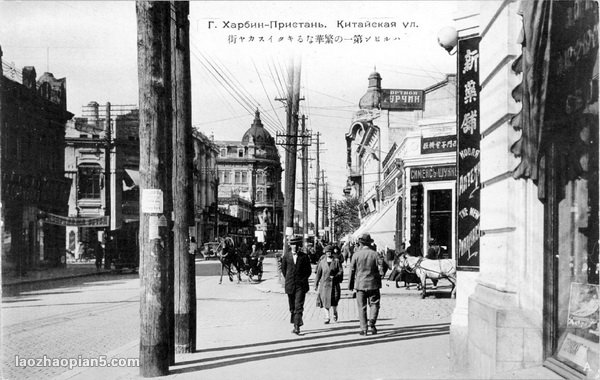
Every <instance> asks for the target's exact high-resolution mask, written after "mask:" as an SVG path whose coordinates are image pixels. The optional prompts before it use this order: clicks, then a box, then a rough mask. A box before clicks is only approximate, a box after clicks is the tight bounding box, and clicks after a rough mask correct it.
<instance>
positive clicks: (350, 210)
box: [332, 197, 360, 236]
mask: <svg viewBox="0 0 600 380" xmlns="http://www.w3.org/2000/svg"><path fill="white" fill-rule="evenodd" d="M359 205H360V202H359V200H358V198H357V197H348V198H345V199H343V200H341V201H336V202H334V204H333V205H332V207H333V218H334V219H335V229H336V236H345V235H346V234H349V233H352V232H354V231H356V229H357V228H358V227H359V226H360V219H359V217H358V207H359Z"/></svg>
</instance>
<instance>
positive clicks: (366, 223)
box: [352, 213, 377, 240]
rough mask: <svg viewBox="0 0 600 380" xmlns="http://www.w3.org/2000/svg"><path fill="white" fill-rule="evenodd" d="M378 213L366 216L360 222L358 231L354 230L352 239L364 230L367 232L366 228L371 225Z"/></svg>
mask: <svg viewBox="0 0 600 380" xmlns="http://www.w3.org/2000/svg"><path fill="white" fill-rule="evenodd" d="M376 215H377V214H376V213H372V214H371V215H368V216H367V217H366V218H364V219H363V221H362V223H361V224H360V226H359V227H358V228H357V229H356V231H354V232H353V233H352V239H353V240H356V239H358V236H359V235H360V234H362V233H363V232H365V230H366V229H367V228H368V227H369V225H370V222H371V221H372V220H374V219H375V216H376Z"/></svg>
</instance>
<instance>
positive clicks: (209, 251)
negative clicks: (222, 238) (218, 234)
mask: <svg viewBox="0 0 600 380" xmlns="http://www.w3.org/2000/svg"><path fill="white" fill-rule="evenodd" d="M220 244H221V243H219V242H218V241H211V242H208V243H204V244H202V248H201V249H200V254H201V255H202V257H203V258H204V260H209V259H210V258H212V257H217V248H218V247H219V245H220Z"/></svg>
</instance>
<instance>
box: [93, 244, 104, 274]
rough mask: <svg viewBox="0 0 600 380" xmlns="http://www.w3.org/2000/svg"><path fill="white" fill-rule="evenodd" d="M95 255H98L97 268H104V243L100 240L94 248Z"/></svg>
mask: <svg viewBox="0 0 600 380" xmlns="http://www.w3.org/2000/svg"><path fill="white" fill-rule="evenodd" d="M94 256H95V257H96V270H100V268H102V258H103V257H104V248H102V243H100V242H99V241H97V242H96V247H95V248H94Z"/></svg>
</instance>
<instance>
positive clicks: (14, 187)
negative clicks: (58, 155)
mask: <svg viewBox="0 0 600 380" xmlns="http://www.w3.org/2000/svg"><path fill="white" fill-rule="evenodd" d="M70 191H71V179H69V178H48V177H40V176H34V175H29V174H20V173H15V172H9V171H4V172H3V173H2V196H3V198H4V199H6V200H7V201H21V202H29V203H33V204H38V205H39V206H41V207H43V208H53V207H56V206H59V205H66V204H67V203H68V199H69V193H70Z"/></svg>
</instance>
